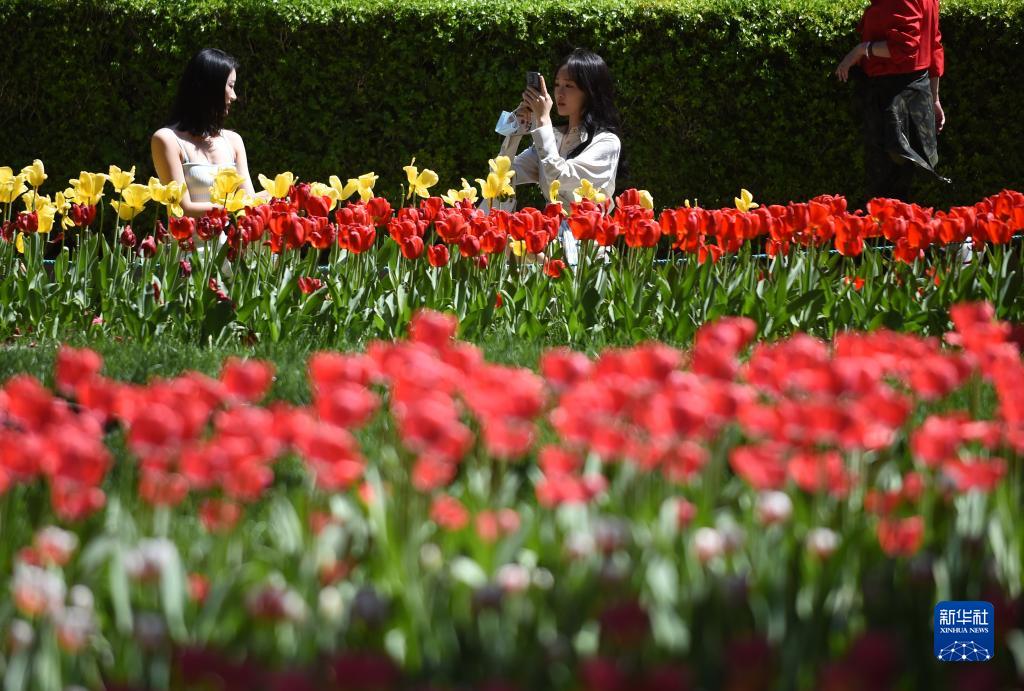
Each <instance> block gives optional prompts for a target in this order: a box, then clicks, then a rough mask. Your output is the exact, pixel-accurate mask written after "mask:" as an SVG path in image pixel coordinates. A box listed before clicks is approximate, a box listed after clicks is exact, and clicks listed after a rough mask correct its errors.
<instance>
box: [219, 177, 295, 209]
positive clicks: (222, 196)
mask: <svg viewBox="0 0 1024 691" xmlns="http://www.w3.org/2000/svg"><path fill="white" fill-rule="evenodd" d="M278 177H280V176H278ZM243 182H244V179H243V178H242V176H241V175H239V174H238V171H237V170H235V169H234V168H230V167H225V168H221V169H220V170H218V171H217V176H216V177H215V178H214V179H213V186H212V187H210V199H211V201H213V203H214V204H220V205H222V206H223V204H224V202H226V201H227V198H228V197H229V196H230V195H231V193H232V192H234V191H235V190H236V189H238V187H239V185H241V184H242V183H243Z"/></svg>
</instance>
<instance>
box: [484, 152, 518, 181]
mask: <svg viewBox="0 0 1024 691" xmlns="http://www.w3.org/2000/svg"><path fill="white" fill-rule="evenodd" d="M487 165H489V166H490V167H491V171H492V172H494V173H496V174H497V175H498V176H499V177H502V178H506V177H507V178H511V177H512V176H513V175H515V174H516V173H515V171H514V170H512V159H510V158H509V157H508V156H498V157H497V158H492V159H491V160H489V161H488V162H487Z"/></svg>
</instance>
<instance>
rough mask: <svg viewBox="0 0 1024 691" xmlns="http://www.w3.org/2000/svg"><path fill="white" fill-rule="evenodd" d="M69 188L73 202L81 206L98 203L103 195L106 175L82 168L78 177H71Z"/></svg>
mask: <svg viewBox="0 0 1024 691" xmlns="http://www.w3.org/2000/svg"><path fill="white" fill-rule="evenodd" d="M68 182H69V183H71V188H72V189H73V190H74V194H73V195H71V197H72V201H73V202H74V203H75V204H81V205H82V206H94V205H96V204H99V202H100V198H101V197H102V196H103V187H104V186H105V185H106V184H107V176H106V175H104V174H103V173H86V172H85V171H84V170H83V171H82V172H81V173H79V174H78V179H77V180H75V179H71V180H69V181H68Z"/></svg>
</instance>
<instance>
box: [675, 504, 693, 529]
mask: <svg viewBox="0 0 1024 691" xmlns="http://www.w3.org/2000/svg"><path fill="white" fill-rule="evenodd" d="M696 516H697V506H696V505H695V504H693V503H692V502H689V501H687V500H685V499H682V498H680V499H677V500H676V526H677V527H678V528H679V529H680V530H683V529H685V528H686V527H688V526H689V525H690V523H692V522H693V519H694V518H695V517H696Z"/></svg>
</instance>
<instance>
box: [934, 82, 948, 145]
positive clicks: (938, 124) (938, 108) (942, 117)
mask: <svg viewBox="0 0 1024 691" xmlns="http://www.w3.org/2000/svg"><path fill="white" fill-rule="evenodd" d="M939 79H941V77H932V79H931V84H932V109H933V110H934V111H935V131H936V132H940V133H941V132H942V129H943V128H944V127H945V126H946V111H945V110H943V108H942V102H941V101H940V100H939Z"/></svg>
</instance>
